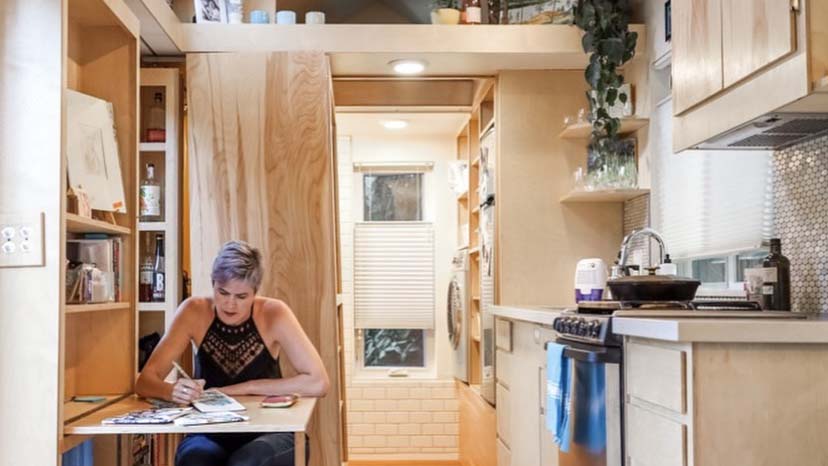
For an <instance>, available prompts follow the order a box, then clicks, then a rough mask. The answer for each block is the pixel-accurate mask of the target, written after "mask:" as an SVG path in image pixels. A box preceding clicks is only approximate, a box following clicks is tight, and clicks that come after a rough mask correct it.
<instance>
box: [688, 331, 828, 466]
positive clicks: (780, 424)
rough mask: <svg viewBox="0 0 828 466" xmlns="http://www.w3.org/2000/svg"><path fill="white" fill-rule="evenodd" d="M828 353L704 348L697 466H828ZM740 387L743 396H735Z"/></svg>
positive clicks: (700, 350)
mask: <svg viewBox="0 0 828 466" xmlns="http://www.w3.org/2000/svg"><path fill="white" fill-rule="evenodd" d="M826 350H828V346H827V345H803V344H777V345H759V344H749V345H746V344H698V345H695V346H694V348H693V364H694V373H695V380H696V383H695V384H694V386H693V392H694V403H695V408H694V409H695V413H694V422H695V438H694V445H693V450H694V452H695V460H694V463H695V464H698V465H702V464H704V465H707V464H722V465H724V464H731V465H737V464H739V465H742V464H744V465H775V464H791V465H793V464H800V465H805V464H808V465H817V464H828V442H825V436H824V435H823V433H822V432H823V428H824V427H823V426H825V425H826V424H828V399H826V397H825V390H824V387H825V386H826V385H827V384H828V365H827V364H825V354H826V353H825V352H826ZM736 387H739V388H736Z"/></svg>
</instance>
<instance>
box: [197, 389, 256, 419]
mask: <svg viewBox="0 0 828 466" xmlns="http://www.w3.org/2000/svg"><path fill="white" fill-rule="evenodd" d="M193 407H195V409H197V410H199V411H201V412H202V413H216V412H227V411H244V410H245V409H247V408H245V407H244V405H243V404H241V403H239V402H238V401H236V400H235V399H234V398H233V397H231V396H228V395H225V394H224V393H222V392H220V391H219V390H217V389H215V388H210V389H207V390H204V393H202V395H201V398H199V399H197V400H195V401H193Z"/></svg>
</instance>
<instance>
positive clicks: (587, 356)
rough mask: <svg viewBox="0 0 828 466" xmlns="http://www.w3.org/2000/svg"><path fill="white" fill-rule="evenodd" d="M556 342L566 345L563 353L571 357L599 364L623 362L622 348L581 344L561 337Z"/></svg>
mask: <svg viewBox="0 0 828 466" xmlns="http://www.w3.org/2000/svg"><path fill="white" fill-rule="evenodd" d="M555 343H559V344H565V345H566V348H564V351H563V355H564V356H566V357H567V358H569V359H574V360H576V361H583V362H594V363H598V364H621V348H616V347H605V346H595V345H581V344H578V343H573V342H571V341H566V340H561V339H558V340H555ZM544 346H546V345H544Z"/></svg>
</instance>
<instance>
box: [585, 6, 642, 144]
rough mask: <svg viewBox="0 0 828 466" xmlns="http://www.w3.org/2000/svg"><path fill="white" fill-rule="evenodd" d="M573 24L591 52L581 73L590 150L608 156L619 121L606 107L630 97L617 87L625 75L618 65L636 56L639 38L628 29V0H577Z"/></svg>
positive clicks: (614, 139) (622, 81)
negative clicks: (586, 106) (583, 79)
mask: <svg viewBox="0 0 828 466" xmlns="http://www.w3.org/2000/svg"><path fill="white" fill-rule="evenodd" d="M575 24H576V25H577V26H578V27H579V28H581V30H583V31H584V36H583V39H582V40H581V44H582V46H583V48H584V52H586V53H588V54H590V56H589V65H588V66H587V68H586V71H585V72H584V76H585V77H586V81H587V83H588V84H589V87H590V91H588V92H587V100H588V101H589V107H590V112H589V113H590V118H589V119H590V122H591V123H592V135H591V136H590V149H591V150H594V151H597V152H598V154H600V155H602V156H606V155H610V154H613V153H616V152H617V149H618V147H619V138H618V129H619V128H620V126H621V120H620V119H619V118H613V117H611V116H610V113H609V109H610V108H611V107H612V106H613V105H615V103H616V101H620V102H621V103H622V104H625V103H626V102H627V100H628V99H630V96H628V95H627V94H626V93H623V92H621V91H620V89H619V88H620V87H621V85H622V84H624V76H622V75H621V73H619V71H618V68H619V67H620V66H621V65H623V64H624V63H626V62H627V61H629V60H630V59H631V58H632V57H633V55H635V44H636V42H637V41H638V33H636V32H630V29H629V0H579V2H578V5H577V6H576V7H575Z"/></svg>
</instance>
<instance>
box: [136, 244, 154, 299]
mask: <svg viewBox="0 0 828 466" xmlns="http://www.w3.org/2000/svg"><path fill="white" fill-rule="evenodd" d="M145 238H146V241H144V261H143V262H142V263H141V273H140V274H139V279H138V300H139V301H141V302H142V303H149V302H152V256H151V255H150V249H149V236H146V237H145Z"/></svg>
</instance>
